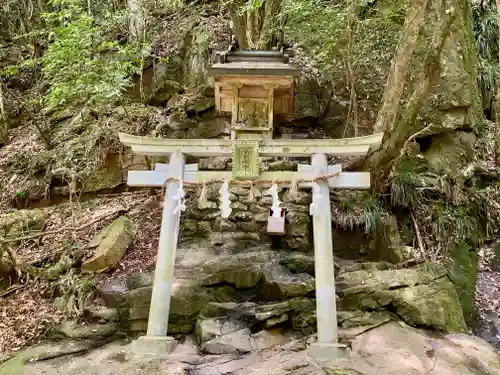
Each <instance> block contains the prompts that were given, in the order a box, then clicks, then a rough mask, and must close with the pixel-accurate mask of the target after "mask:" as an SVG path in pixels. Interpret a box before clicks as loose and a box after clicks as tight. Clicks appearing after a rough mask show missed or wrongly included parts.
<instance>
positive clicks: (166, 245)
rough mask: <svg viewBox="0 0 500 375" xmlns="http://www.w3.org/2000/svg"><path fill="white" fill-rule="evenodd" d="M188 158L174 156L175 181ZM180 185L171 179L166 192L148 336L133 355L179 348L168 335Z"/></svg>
mask: <svg viewBox="0 0 500 375" xmlns="http://www.w3.org/2000/svg"><path fill="white" fill-rule="evenodd" d="M184 164H185V156H184V155H183V154H181V153H179V152H175V153H172V154H171V155H170V162H169V173H170V176H172V177H175V178H180V179H183V178H184ZM179 186H180V184H179V182H178V181H176V180H169V181H168V182H167V187H166V189H165V202H164V205H163V217H162V222H161V230H160V243H159V247H158V255H157V258H156V269H155V276H154V283H153V291H152V295H151V307H150V309H149V319H148V330H147V334H146V336H142V337H139V339H138V340H137V341H134V343H133V348H132V350H133V352H135V353H138V354H153V355H161V354H167V353H169V352H171V351H172V350H173V349H174V348H175V345H176V341H175V340H174V338H172V337H169V336H167V332H168V320H169V319H168V318H169V314H170V300H171V297H172V285H173V278H174V268H175V252H176V249H177V241H178V238H179V225H180V216H181V213H180V211H179V212H177V213H174V209H175V208H176V205H177V203H178V202H177V201H176V200H175V199H174V198H175V196H176V195H177V194H178V189H179Z"/></svg>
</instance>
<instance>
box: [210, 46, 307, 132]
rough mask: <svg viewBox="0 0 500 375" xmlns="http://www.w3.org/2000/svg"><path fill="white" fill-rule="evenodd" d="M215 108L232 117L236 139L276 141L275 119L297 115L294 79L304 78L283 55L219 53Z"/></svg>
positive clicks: (215, 65) (212, 71) (232, 128)
mask: <svg viewBox="0 0 500 375" xmlns="http://www.w3.org/2000/svg"><path fill="white" fill-rule="evenodd" d="M210 71H211V73H212V75H213V76H214V77H215V108H216V110H217V112H218V113H219V114H224V113H231V138H232V139H249V140H250V139H252V140H256V139H266V138H267V139H272V138H273V125H274V116H275V115H283V116H284V117H286V116H291V115H292V114H293V100H294V79H295V77H297V76H298V75H299V74H300V69H297V68H295V67H293V66H291V65H289V64H288V56H287V55H286V54H285V53H284V52H283V51H280V52H278V51H235V52H231V51H227V52H222V53H218V62H217V63H216V64H214V65H212V67H211V68H210Z"/></svg>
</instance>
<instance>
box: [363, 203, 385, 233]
mask: <svg viewBox="0 0 500 375" xmlns="http://www.w3.org/2000/svg"><path fill="white" fill-rule="evenodd" d="M385 217H387V211H386V209H385V208H384V206H383V205H382V203H381V202H380V200H379V199H378V198H376V197H375V196H373V195H370V196H368V198H367V200H366V202H365V231H366V233H375V232H376V231H377V229H378V228H379V227H380V224H382V221H383V220H384V218H385Z"/></svg>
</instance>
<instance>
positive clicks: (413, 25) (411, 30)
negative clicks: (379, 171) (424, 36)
mask: <svg viewBox="0 0 500 375" xmlns="http://www.w3.org/2000/svg"><path fill="white" fill-rule="evenodd" d="M428 2H429V1H428V0H414V1H411V2H410V9H409V10H408V11H407V13H406V18H405V23H404V26H403V32H402V33H401V38H400V40H399V43H398V46H397V48H396V52H395V54H394V58H393V59H392V65H391V70H390V72H389V76H388V79H387V83H386V87H385V91H384V97H383V99H382V107H381V108H380V110H379V112H378V115H377V121H376V122H375V127H374V132H375V133H382V132H384V131H392V130H393V129H394V125H395V123H396V121H397V113H398V110H399V106H400V103H401V97H402V96H403V90H404V85H405V83H406V75H407V73H408V71H409V69H410V65H411V60H412V56H413V51H414V50H415V48H416V46H417V43H418V36H419V34H420V29H421V28H422V25H423V23H424V19H425V14H426V9H427V4H428Z"/></svg>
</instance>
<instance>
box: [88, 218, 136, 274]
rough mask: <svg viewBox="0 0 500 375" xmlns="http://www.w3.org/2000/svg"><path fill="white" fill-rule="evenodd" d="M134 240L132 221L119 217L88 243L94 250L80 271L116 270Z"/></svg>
mask: <svg viewBox="0 0 500 375" xmlns="http://www.w3.org/2000/svg"><path fill="white" fill-rule="evenodd" d="M134 239H135V229H134V224H133V223H132V221H131V220H130V219H129V218H127V217H126V216H121V217H119V218H118V219H116V220H115V221H114V222H113V223H111V224H110V225H108V226H107V227H106V228H104V229H103V230H102V231H101V232H100V233H99V234H98V235H97V236H96V237H95V238H94V239H93V240H92V241H91V242H90V244H89V245H88V246H89V247H90V248H95V253H94V256H93V257H92V258H90V259H88V260H86V261H85V262H84V263H83V264H82V271H84V272H104V271H109V270H112V269H114V268H116V266H117V265H118V263H119V262H120V260H121V259H122V257H123V255H124V254H125V251H126V250H127V248H128V247H129V246H130V245H131V244H132V242H133V241H134Z"/></svg>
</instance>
